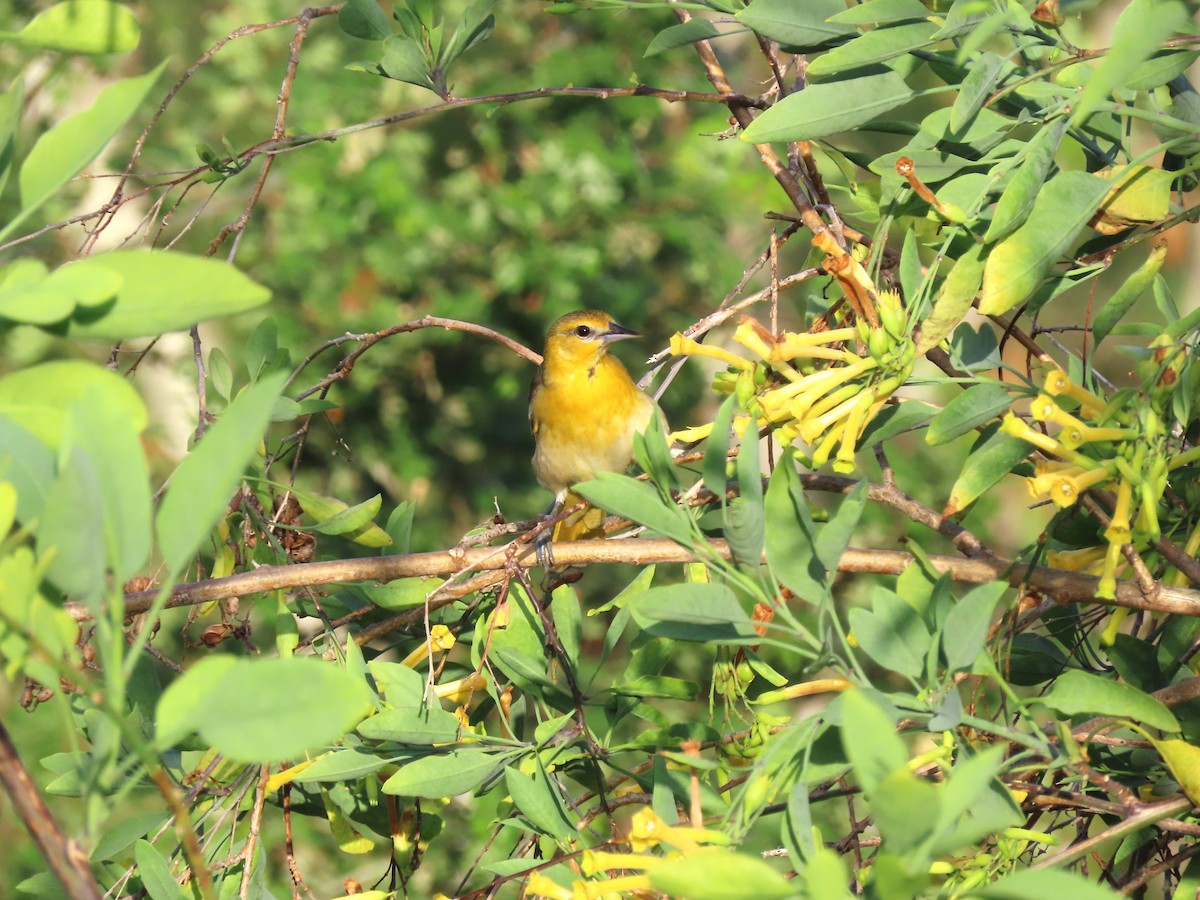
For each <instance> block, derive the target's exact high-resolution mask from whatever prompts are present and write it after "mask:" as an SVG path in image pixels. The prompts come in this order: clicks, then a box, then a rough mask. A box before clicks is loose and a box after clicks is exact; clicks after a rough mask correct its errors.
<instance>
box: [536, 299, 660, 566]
mask: <svg viewBox="0 0 1200 900" xmlns="http://www.w3.org/2000/svg"><path fill="white" fill-rule="evenodd" d="M632 337H640V335H639V334H638V333H637V332H636V331H631V330H630V329H628V328H626V327H624V326H623V325H618V324H617V323H616V322H615V321H613V318H612V316H610V315H609V314H608V313H605V312H600V311H599V310H594V309H589V310H581V311H579V312H573V313H569V314H568V315H565V316H563V317H562V318H561V319H559V320H558V321H557V322H555V323H554V324H553V325H551V326H550V331H549V333H548V334H547V335H546V350H545V352H544V353H543V354H542V365H541V366H540V367H539V368H538V372H537V375H536V376H534V379H533V387H532V389H531V390H530V393H529V425H530V427H531V428H532V429H533V439H534V444H535V447H536V449H535V450H534V453H533V471H534V473H535V474H536V475H537V479H538V481H539V482H541V484H542V486H543V487H544V488H546V489H547V490H549V491H552V492H553V493H554V499H555V503H554V506H553V507H552V508H553V509H554V510H560V509H562V508H563V506H564V505H568V504H569V505H574V504H575V503H578V502H579V499H580V498H579V497H577V496H576V495H574V494H572V493H571V492H570V488H571V486H572V485H574V484H577V483H578V482H580V481H587V480H588V479H590V478H592V477H593V476H594V475H595V473H597V472H623V471H625V469H626V467H628V465H629V463H630V461H631V460H632V459H633V436H634V434H636V433H638V432H641V431H645V429H646V426H647V425H649V424H650V419H651V418H652V417H653V416H654V415H655V414H656V413H658V407H657V406H656V405H655V403H654V401H653V400H651V399H650V398H649V397H648V396H646V394H645V393H643V392H642V391H641V390H640V389H639V388H638V386H637V385H636V384H634V383H633V379H631V378H630V377H629V373H628V372H626V371H625V367H624V366H622V365H621V362H620V360H618V359H617V358H616V357H614V356H611V355H609V352H608V347H609V345H610V344H612V343H613V342H614V341H621V340H624V339H626V338H632ZM602 520H603V516H602V515H601V514H600V512H599V510H592V509H586V510H583V511H581V512H580V513H578V514H576V515H575V516H573V517H571V518H570V519H567V520H565V521H563V522H560V523H559V524H558V525H557V526H556V527H555V529H554V534H553V540H556V541H557V540H571V539H574V538H579V537H585V536H590V535H592V534H594V533H596V532H598V530H599V525H600V522H601V521H602ZM538 556H539V559H541V561H542V562H543V564H545V563H547V561H549V562H550V563H551V564H552V557H550V554H549V553H548V547H546V546H545V545H544V544H543V545H542V546H541V547H540V548H539V554H538Z"/></svg>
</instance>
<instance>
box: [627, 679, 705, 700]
mask: <svg viewBox="0 0 1200 900" xmlns="http://www.w3.org/2000/svg"><path fill="white" fill-rule="evenodd" d="M609 690H610V691H612V692H613V693H614V694H618V695H620V696H622V697H643V698H647V697H656V698H659V699H662V700H695V699H696V696H697V695H698V694H699V693H700V686H699V685H698V684H696V682H694V681H687V680H686V679H683V678H672V677H670V676H669V675H642V676H640V677H638V678H633V679H630V680H628V681H621V682H618V683H617V684H614V685H613V686H612V687H610V688H609Z"/></svg>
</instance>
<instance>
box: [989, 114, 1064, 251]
mask: <svg viewBox="0 0 1200 900" xmlns="http://www.w3.org/2000/svg"><path fill="white" fill-rule="evenodd" d="M1066 131H1067V120H1066V119H1064V118H1059V119H1055V120H1054V121H1052V122H1051V123H1050V124H1049V125H1046V126H1045V127H1044V128H1042V129H1041V130H1040V131H1039V132H1038V133H1037V134H1036V135H1035V136H1034V138H1033V140H1031V141H1030V142H1029V143H1028V144H1027V145H1026V150H1025V153H1024V154H1023V156H1024V159H1023V160H1022V162H1021V164H1020V165H1019V166H1017V169H1016V174H1015V175H1013V178H1012V180H1011V181H1010V182H1009V183H1008V186H1007V187H1006V188H1005V189H1004V193H1003V194H1001V195H1000V199H999V200H998V201H997V202H996V211H995V213H994V214H993V215H992V223H991V225H989V226H988V230H987V234H986V235H984V240H985V241H986V242H988V243H992V242H994V241H998V240H1000V239H1001V238H1003V237H1007V236H1008V235H1010V234H1012V233H1013V232H1014V231H1016V230H1017V229H1018V228H1019V227H1020V226H1021V225H1023V224H1024V223H1025V220H1026V219H1028V218H1029V214H1030V212H1031V211H1032V210H1033V204H1034V201H1035V200H1037V196H1038V193H1039V192H1040V191H1041V190H1042V185H1043V184H1044V183H1045V181H1046V176H1047V175H1049V174H1050V167H1051V166H1053V165H1054V154H1055V153H1057V152H1058V145H1059V144H1060V143H1061V142H1062V137H1063V135H1064V134H1065V133H1066Z"/></svg>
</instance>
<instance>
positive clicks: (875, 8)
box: [828, 0, 929, 25]
mask: <svg viewBox="0 0 1200 900" xmlns="http://www.w3.org/2000/svg"><path fill="white" fill-rule="evenodd" d="M928 17H929V8H928V7H927V6H925V4H924V3H922V2H921V0H867V2H866V3H860V4H859V5H858V6H852V7H850V8H849V9H843V10H842V11H841V12H839V13H838V14H837V15H834V16H830V17H829V20H828V21H830V22H833V23H834V24H837V25H890V24H891V23H893V22H905V21H908V20H910V19H926V18H928Z"/></svg>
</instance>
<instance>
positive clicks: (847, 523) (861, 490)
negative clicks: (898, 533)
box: [813, 480, 867, 572]
mask: <svg viewBox="0 0 1200 900" xmlns="http://www.w3.org/2000/svg"><path fill="white" fill-rule="evenodd" d="M866 508H867V482H866V481H865V480H863V481H859V482H858V483H857V484H856V485H854V487H853V488H851V489H850V492H849V493H847V494H846V496H845V497H843V498H842V502H841V503H840V504H839V505H838V509H837V512H836V513H834V514H833V516H832V517H830V519H829V521H828V522H826V523H825V524H824V525H822V526H821V527H820V528H819V529H818V530H817V538H816V540H815V541H814V542H813V550H814V551H815V552H816V554H817V558H818V559H819V560H820V561H821V564H822V566H824V568H825V571H826V572H836V571H837V568H838V564H839V563H840V562H841V561H842V554H843V553H845V552H846V548H847V547H849V546H850V541H851V540H853V539H854V535H855V533H856V532H857V530H858V523H859V520H860V519H861V518H862V514H863V512H864V511H865V510H866Z"/></svg>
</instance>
